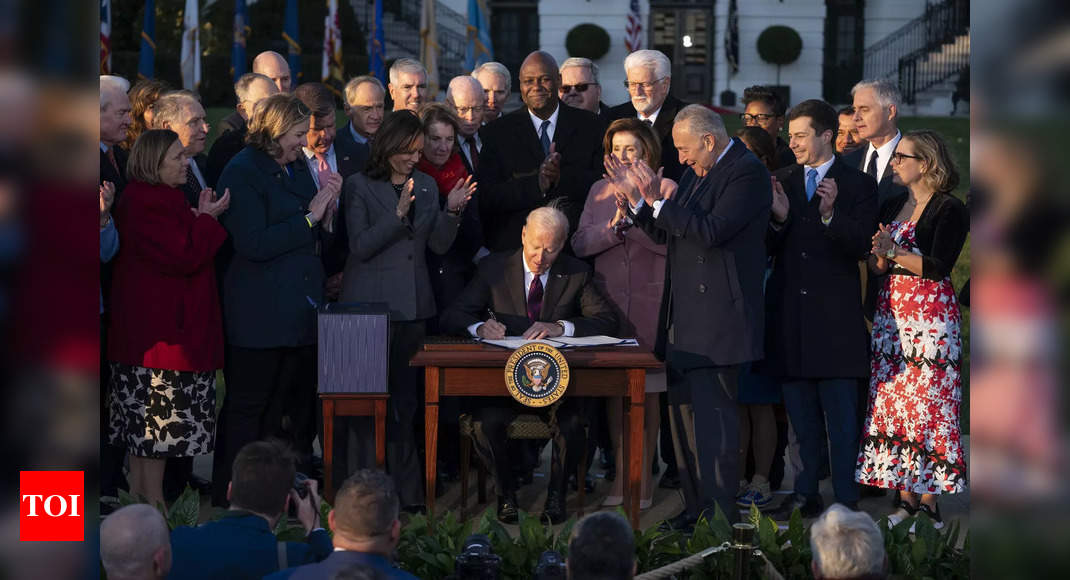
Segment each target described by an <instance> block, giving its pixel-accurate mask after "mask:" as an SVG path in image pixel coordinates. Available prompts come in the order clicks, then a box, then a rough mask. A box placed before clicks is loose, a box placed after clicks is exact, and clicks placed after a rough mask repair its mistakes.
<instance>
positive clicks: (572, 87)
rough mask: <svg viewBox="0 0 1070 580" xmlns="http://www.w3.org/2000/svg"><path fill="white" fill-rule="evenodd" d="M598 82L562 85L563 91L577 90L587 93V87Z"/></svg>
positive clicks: (565, 92)
mask: <svg viewBox="0 0 1070 580" xmlns="http://www.w3.org/2000/svg"><path fill="white" fill-rule="evenodd" d="M597 84H598V83H579V84H577V85H561V93H562V94H567V93H570V92H572V91H573V90H575V91H576V92H577V93H586V92H587V88H588V87H590V86H592V85H597Z"/></svg>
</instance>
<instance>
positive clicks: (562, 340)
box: [477, 335, 639, 350]
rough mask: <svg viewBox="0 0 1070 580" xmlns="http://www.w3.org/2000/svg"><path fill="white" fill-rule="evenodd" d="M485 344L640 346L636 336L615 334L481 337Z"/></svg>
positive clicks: (510, 347) (501, 345)
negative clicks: (538, 343) (552, 336)
mask: <svg viewBox="0 0 1070 580" xmlns="http://www.w3.org/2000/svg"><path fill="white" fill-rule="evenodd" d="M477 340H479V341H480V342H482V343H485V344H493V345H495V346H500V347H502V348H508V349H510V350H514V349H518V348H520V347H522V346H524V345H525V344H528V343H532V342H541V343H543V344H548V345H550V346H552V347H554V348H572V347H580V346H639V343H638V342H636V340H635V339H634V338H616V337H613V336H603V335H597V336H557V337H554V338H541V339H539V340H528V339H526V338H522V337H519V336H507V337H505V338H500V339H490V338H481V339H477Z"/></svg>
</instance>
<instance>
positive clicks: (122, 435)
mask: <svg viewBox="0 0 1070 580" xmlns="http://www.w3.org/2000/svg"><path fill="white" fill-rule="evenodd" d="M188 165H189V158H188V157H187V156H186V152H185V149H184V148H183V147H182V142H181V141H179V139H178V135H177V134H175V133H174V132H172V131H166V130H152V131H146V132H145V133H143V134H142V135H141V136H140V137H138V139H137V141H135V142H134V147H133V148H132V149H131V151H130V157H129V159H128V160H127V164H126V170H127V177H128V180H129V184H128V185H127V187H126V189H124V190H123V197H122V199H121V200H120V202H119V204H118V207H117V208H116V211H115V223H116V224H117V226H118V228H119V234H120V236H121V237H122V239H123V241H124V243H123V248H124V250H123V252H122V253H121V254H120V255H119V256H118V259H117V260H116V262H115V270H114V273H113V276H112V294H111V296H112V298H111V304H112V314H111V324H112V326H111V330H110V332H109V334H108V360H109V361H110V364H111V376H112V379H111V381H112V384H111V389H110V399H109V401H108V404H109V407H110V413H109V414H110V417H111V419H110V425H109V426H108V432H109V439H110V440H111V442H112V443H115V444H118V445H123V446H125V447H126V450H127V453H128V455H129V460H130V477H129V480H130V491H131V492H134V493H138V494H141V495H142V496H144V497H145V498H146V499H148V500H149V502H150V503H153V504H155V503H157V502H159V503H163V472H164V463H165V459H166V458H168V457H189V456H193V455H203V454H207V453H211V451H212V445H213V440H214V435H215V374H216V369H219V368H222V366H223V324H222V317H221V315H220V309H219V294H218V286H217V285H216V279H215V264H214V258H215V253H216V251H217V250H218V249H219V247H220V245H222V243H223V241H224V240H225V239H226V237H227V234H226V231H225V230H224V229H223V227H222V226H221V225H219V222H217V221H216V218H217V217H219V214H221V213H223V212H224V211H225V210H226V209H227V207H228V206H229V205H230V194H229V192H226V193H224V194H223V196H222V197H220V198H218V199H216V196H215V193H214V192H213V191H212V190H210V189H206V190H204V191H202V192H201V196H200V203H199V204H198V207H197V208H191V207H190V206H189V203H188V202H186V198H185V195H184V194H183V193H182V191H181V190H180V189H178V187H179V186H181V185H182V184H184V183H185V182H186V171H187V167H188Z"/></svg>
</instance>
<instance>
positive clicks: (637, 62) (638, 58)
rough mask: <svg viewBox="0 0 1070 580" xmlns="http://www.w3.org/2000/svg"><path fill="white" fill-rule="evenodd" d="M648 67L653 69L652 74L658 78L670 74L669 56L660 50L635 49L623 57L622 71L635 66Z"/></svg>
mask: <svg viewBox="0 0 1070 580" xmlns="http://www.w3.org/2000/svg"><path fill="white" fill-rule="evenodd" d="M640 66H645V67H650V68H652V69H654V76H656V77H658V78H659V79H661V78H665V77H668V76H672V63H671V62H669V57H667V56H665V53H663V52H661V51H660V50H649V49H647V50H637V51H635V52H633V53H631V54H629V55H628V56H627V58H625V59H624V72H625V74H627V72H628V69H631V68H635V67H640Z"/></svg>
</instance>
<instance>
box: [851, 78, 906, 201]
mask: <svg viewBox="0 0 1070 580" xmlns="http://www.w3.org/2000/svg"><path fill="white" fill-rule="evenodd" d="M851 97H852V99H853V100H854V103H853V106H854V109H855V115H854V122H855V128H857V129H858V137H859V138H860V139H861V140H862V142H863V146H862V147H859V148H858V149H856V150H855V151H854V152H853V153H851V154H848V155H844V157H843V160H844V162H845V163H847V164H848V165H851V166H852V167H856V168H858V169H861V170H862V171H865V172H866V173H867V174H869V176H870V177H872V178H873V179H876V180H877V204H878V207H879V206H880V204H882V203H884V202H885V201H886V200H888V199H889V198H892V197H895V196H896V195H899V194H900V193H905V192H906V190H907V189H906V187H904V186H902V185H899V184H897V183H895V182H893V181H892V169H891V167H889V166H888V162H889V161H891V159H892V153H895V148H896V146H897V145H899V139H901V138H902V137H903V135H902V133H900V132H899V127H898V121H899V105H900V103H902V102H903V97H902V95H901V94H900V93H899V87H898V86H896V84H895V83H893V82H892V81H889V80H883V79H882V80H876V81H861V82H859V83H858V84H856V85H855V86H854V87H853V88H852V89H851Z"/></svg>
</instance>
